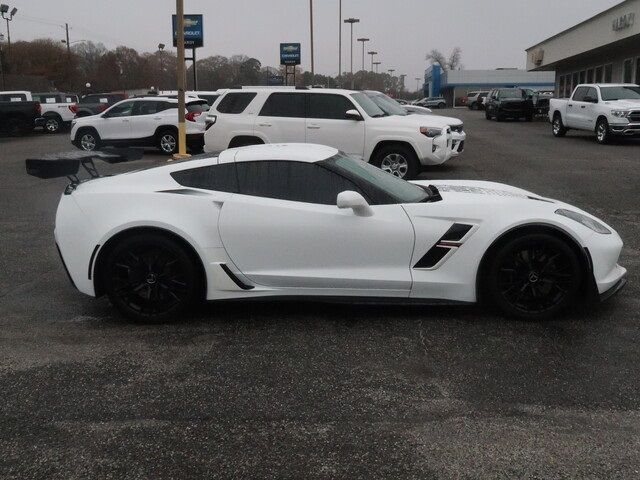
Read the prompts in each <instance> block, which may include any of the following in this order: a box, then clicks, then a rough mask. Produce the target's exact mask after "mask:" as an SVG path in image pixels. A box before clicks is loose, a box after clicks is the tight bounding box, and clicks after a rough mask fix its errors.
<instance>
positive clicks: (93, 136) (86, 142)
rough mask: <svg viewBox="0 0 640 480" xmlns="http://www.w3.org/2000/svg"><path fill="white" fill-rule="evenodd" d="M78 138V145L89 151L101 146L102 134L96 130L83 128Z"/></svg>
mask: <svg viewBox="0 0 640 480" xmlns="http://www.w3.org/2000/svg"><path fill="white" fill-rule="evenodd" d="M76 138H77V143H78V146H79V147H80V148H81V149H82V150H85V151H87V152H92V151H94V150H97V149H98V148H99V147H100V135H98V132H96V131H95V130H92V129H91V130H81V131H80V132H78V134H77V137H76Z"/></svg>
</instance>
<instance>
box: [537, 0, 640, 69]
mask: <svg viewBox="0 0 640 480" xmlns="http://www.w3.org/2000/svg"><path fill="white" fill-rule="evenodd" d="M628 14H633V15H634V16H635V18H634V21H633V25H631V26H630V27H627V28H623V29H619V30H616V29H614V28H613V25H614V21H616V20H617V19H619V18H620V17H622V16H623V15H628ZM638 34H640V0H627V1H625V2H623V3H621V4H619V5H616V6H615V7H613V8H611V9H609V10H606V11H604V12H602V13H601V14H599V15H596V16H595V17H593V18H591V19H589V20H587V21H585V22H583V23H580V24H578V25H576V26H575V27H573V28H571V29H569V30H566V31H564V32H561V33H559V34H558V35H555V36H554V37H551V38H549V39H547V40H545V41H543V42H540V43H539V44H537V45H534V46H532V47H530V48H528V49H527V70H545V69H550V68H553V65H554V64H555V63H556V62H560V61H562V60H564V59H567V58H570V57H573V56H576V55H580V54H583V53H585V52H588V51H590V50H594V49H597V48H599V47H601V46H603V45H608V44H611V43H615V42H619V41H621V40H624V39H626V38H629V37H632V36H634V35H638ZM540 52H543V53H542V62H541V63H540V64H539V65H537V64H536V62H535V60H536V56H538V57H537V58H538V59H539V58H540V57H539V55H540Z"/></svg>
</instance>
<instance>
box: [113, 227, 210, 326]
mask: <svg viewBox="0 0 640 480" xmlns="http://www.w3.org/2000/svg"><path fill="white" fill-rule="evenodd" d="M101 274H102V279H101V280H102V285H104V287H105V292H106V293H107V295H108V297H109V300H110V301H111V304H112V305H113V306H114V307H116V309H117V310H118V311H119V312H120V313H121V314H122V315H124V316H125V317H127V318H129V319H131V320H134V321H136V322H140V323H163V322H168V321H172V320H176V319H178V318H179V317H180V316H182V315H184V314H185V313H186V312H187V311H188V310H189V308H190V307H192V306H193V305H195V304H196V303H198V302H199V300H201V299H202V298H201V297H202V295H201V292H202V290H201V281H200V274H199V269H198V265H197V263H196V260H195V259H194V257H193V254H192V253H191V252H189V251H188V250H187V249H186V248H185V247H183V246H182V245H181V244H179V243H178V242H176V241H175V240H173V239H171V238H170V237H168V236H165V235H163V234H161V233H139V234H135V235H132V236H130V237H126V238H124V239H123V240H122V241H120V242H119V243H118V244H117V245H116V246H115V247H114V248H112V249H111V250H110V251H109V253H108V255H107V258H106V260H105V263H104V267H103V268H102V272H101Z"/></svg>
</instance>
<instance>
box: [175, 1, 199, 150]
mask: <svg viewBox="0 0 640 480" xmlns="http://www.w3.org/2000/svg"><path fill="white" fill-rule="evenodd" d="M176 29H177V32H176V40H177V42H176V44H177V46H178V68H176V70H177V72H178V78H177V83H178V153H176V154H174V155H173V159H174V160H178V159H180V158H185V157H188V155H187V127H186V124H185V114H184V110H185V99H184V90H185V88H184V87H185V80H186V69H185V64H184V0H176ZM194 68H195V65H194Z"/></svg>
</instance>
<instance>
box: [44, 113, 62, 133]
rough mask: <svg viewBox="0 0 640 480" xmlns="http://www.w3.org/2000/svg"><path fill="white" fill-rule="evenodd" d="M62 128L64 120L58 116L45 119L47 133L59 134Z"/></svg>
mask: <svg viewBox="0 0 640 480" xmlns="http://www.w3.org/2000/svg"><path fill="white" fill-rule="evenodd" d="M61 128H62V119H61V118H60V117H59V116H58V115H50V116H47V117H45V119H44V131H45V132H46V133H58V132H59V131H60V129H61Z"/></svg>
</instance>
